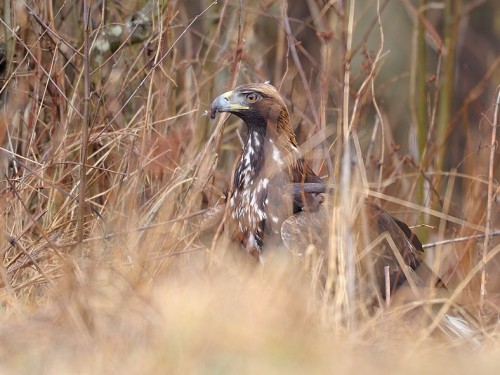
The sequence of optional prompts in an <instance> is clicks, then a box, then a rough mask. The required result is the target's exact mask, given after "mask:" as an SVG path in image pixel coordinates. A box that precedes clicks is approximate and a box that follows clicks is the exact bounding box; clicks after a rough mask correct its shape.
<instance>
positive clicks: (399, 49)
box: [0, 0, 500, 374]
mask: <svg viewBox="0 0 500 375" xmlns="http://www.w3.org/2000/svg"><path fill="white" fill-rule="evenodd" d="M84 3H85V2H84V1H83V0H82V1H75V2H65V1H52V2H50V1H46V2H35V1H26V2H23V1H12V2H9V1H6V2H4V5H3V7H0V9H1V11H2V14H3V16H2V21H1V22H2V25H1V26H2V28H3V34H2V35H3V37H2V38H1V40H0V42H1V43H3V45H4V46H5V48H6V52H5V55H6V56H7V61H8V63H7V66H6V68H5V71H4V72H3V75H2V76H1V79H0V83H1V84H2V89H1V90H2V91H1V97H0V100H1V103H2V111H3V115H2V116H1V118H0V141H1V147H2V149H1V153H0V162H1V163H2V164H1V168H2V177H1V181H0V184H1V185H0V212H1V216H0V223H1V225H2V228H3V230H2V232H0V240H1V241H0V249H1V255H2V268H1V270H0V283H1V286H2V288H1V290H0V301H1V310H0V340H1V342H2V345H1V348H0V358H1V361H0V362H1V365H0V372H2V373H12V372H18V373H32V372H36V373H77V372H81V373H141V374H143V373H165V372H168V373H183V374H184V373H200V372H203V373H205V372H206V373H236V372H237V373H240V372H247V373H256V372H262V373H270V372H283V373H285V372H286V373H306V372H313V371H314V372H322V373H324V372H335V373H352V372H356V373H358V372H369V373H384V374H386V373H402V372H410V373H411V372H414V373H443V372H449V373H470V372H472V371H476V372H481V373H488V372H493V371H494V370H495V369H497V368H498V365H499V363H498V362H499V359H498V350H499V348H500V344H499V339H498V332H499V331H498V327H497V326H496V321H497V316H498V301H500V299H499V298H498V295H499V293H500V278H499V276H498V275H497V274H498V272H495V270H496V267H497V266H498V263H497V258H498V257H495V254H496V253H497V252H498V251H500V250H499V245H498V243H499V242H498V240H496V237H495V234H496V231H498V228H499V225H500V220H499V215H498V212H499V209H498V198H497V195H498V181H496V179H495V177H497V176H498V171H499V168H498V165H499V160H498V159H499V155H498V151H497V149H496V147H495V145H496V133H495V131H492V129H495V127H492V126H491V125H492V123H493V121H495V122H496V121H497V119H498V115H497V112H498V108H496V107H495V105H494V103H495V101H496V95H495V90H496V87H495V86H494V85H493V84H492V82H493V81H495V80H494V79H492V78H495V77H498V75H499V69H498V62H499V59H498V57H497V54H498V51H496V53H495V48H497V47H496V45H499V44H498V43H495V42H494V41H496V42H498V35H494V34H493V35H488V34H487V32H488V25H484V29H481V30H480V31H481V32H483V33H484V34H479V35H478V34H475V38H477V39H472V40H470V35H469V34H468V33H466V32H464V30H469V29H468V28H467V26H469V27H470V28H471V29H472V28H473V24H472V23H471V24H467V23H465V24H462V25H465V26H466V27H463V28H461V29H460V30H461V32H462V33H464V34H461V35H458V34H456V35H454V36H452V38H453V37H454V38H457V39H458V37H459V36H460V37H461V38H464V41H465V42H464V44H463V45H464V47H462V48H464V50H466V51H468V53H469V54H468V55H467V58H468V59H470V60H467V58H465V57H464V58H463V59H465V60H466V62H465V64H466V63H472V62H474V61H475V60H474V58H479V59H480V60H481V61H482V64H474V66H475V67H476V69H475V70H473V71H470V70H469V71H465V70H463V71H462V70H460V69H459V68H460V64H458V62H456V63H455V64H451V63H449V62H446V54H445V53H443V52H442V51H443V50H439V49H437V50H433V49H432V48H433V47H435V44H437V43H438V42H439V38H440V37H439V35H440V30H439V27H438V26H437V25H439V20H440V19H441V18H440V17H441V16H442V15H441V13H440V11H439V10H435V9H431V10H428V11H426V13H424V19H423V20H422V25H423V28H420V29H419V30H420V32H422V29H423V30H424V31H425V32H426V33H427V36H428V38H427V41H428V42H427V43H429V46H430V47H431V48H430V49H429V50H428V51H427V53H428V54H430V55H431V56H432V58H429V62H428V64H429V66H430V68H429V67H428V68H427V70H425V69H424V70H423V73H422V69H416V67H417V66H418V65H417V64H418V62H419V61H420V62H421V59H419V57H421V56H420V55H418V53H421V52H419V51H421V45H420V47H419V48H417V47H416V46H417V44H418V43H417V40H420V42H421V39H418V38H419V37H418V36H417V34H418V33H417V32H415V35H416V36H415V38H414V39H412V33H413V29H412V26H411V25H410V26H408V24H409V22H408V20H409V19H413V20H414V21H415V22H416V20H417V19H419V17H418V10H417V9H415V8H414V7H413V5H412V4H411V2H409V1H408V2H407V1H405V2H401V3H399V2H392V4H391V2H389V3H387V2H385V1H380V2H378V1H370V0H364V1H361V0H358V1H357V2H354V1H353V2H351V3H348V2H343V1H338V2H334V5H333V6H329V5H324V4H322V3H323V2H314V1H310V2H304V3H303V4H302V3H301V4H300V5H297V4H295V2H294V6H293V7H292V5H289V6H288V7H287V6H286V2H283V3H282V2H278V1H253V2H252V1H249V2H244V3H245V4H243V3H241V2H238V1H219V3H218V4H215V2H213V3H210V2H203V1H193V2H192V4H191V5H192V6H189V7H188V6H185V5H184V3H183V2H177V1H171V2H169V1H163V2H162V1H160V2H159V3H160V4H158V3H157V2H156V1H153V2H144V1H143V2H137V4H136V2H127V4H126V5H123V4H122V3H121V2H112V1H111V2H92V3H93V4H91V7H90V8H89V10H90V16H91V17H90V20H89V28H88V30H86V29H85V27H84V25H85V23H84V22H83V21H82V19H83V18H82V14H83V10H84ZM247 3H248V4H247ZM320 3H321V4H322V5H319V4H320ZM395 3H397V4H395ZM421 3H425V1H424V2H421ZM476 3H477V4H476V6H477V7H474V6H468V7H465V6H464V7H462V8H460V9H459V10H449V9H446V10H447V11H455V12H457V13H456V14H455V17H457V20H460V22H468V21H467V20H468V18H467V17H465V16H466V15H467V16H470V17H471V19H474V17H475V16H476V14H477V13H479V15H481V14H484V13H485V12H491V9H490V8H495V7H497V8H498V5H495V4H484V2H481V1H479V2H476ZM151 4H153V5H154V7H156V9H157V10H156V11H154V12H150V9H149V5H151ZM242 4H243V6H244V8H243V9H242V8H241V6H242ZM445 4H447V3H445ZM86 5H88V4H86ZM445 6H446V5H445ZM104 8H105V12H103V10H104ZM142 14H145V15H146V16H147V17H148V18H147V20H141V18H140V17H139V16H140V15H142ZM344 14H345V15H346V17H343V15H344ZM447 14H448V13H447ZM132 15H134V18H135V19H136V23H135V24H133V25H132V30H128V31H127V26H126V21H127V20H130V17H131V16H132ZM448 16H449V14H448ZM421 18H422V17H421ZM137 20H139V21H137ZM471 22H472V21H471ZM394 24H396V25H394ZM492 24H493V23H492ZM112 25H114V26H119V27H120V28H121V30H122V31H123V34H122V35H121V36H119V37H117V38H116V40H115V41H114V44H113V45H112V47H111V48H112V51H107V50H106V42H107V41H109V40H111V39H112V36H111V34H112V31H113V30H114V29H111V26H112ZM134 25H135V26H134ZM134 27H136V28H135V29H134ZM456 29H457V30H455V32H456V33H458V32H459V30H458V28H456ZM415 30H417V29H415ZM485 30H486V31H485ZM491 30H493V26H491ZM452 31H453V28H451V29H450V30H448V31H447V32H452ZM476 32H477V30H476ZM471 34H472V33H471ZM405 37H407V39H405ZM402 39H405V41H404V42H403V43H402V42H401V40H402ZM457 39H455V40H454V41H453V42H454V43H455V44H456V40H457ZM84 40H87V41H88V46H89V48H88V49H85V48H84V44H85V43H84ZM492 40H493V41H492ZM488 41H489V44H486V46H487V47H488V48H486V49H485V48H483V49H481V51H480V53H479V52H478V53H477V54H475V53H476V51H475V49H474V43H488ZM420 42H419V43H420ZM424 42H425V39H424ZM444 42H446V41H444ZM389 50H390V51H391V53H388V51H389ZM484 51H487V52H484ZM0 52H1V51H0ZM87 54H89V59H88V60H87V62H85V60H86V59H85V57H86V55H87ZM417 55H418V56H417ZM479 55H480V56H479ZM347 56H351V59H350V60H349V64H347V63H346V61H347V60H346V58H347ZM443 60H444V61H445V62H446V63H443ZM0 61H1V59H0ZM424 61H425V60H424ZM450 65H451V66H452V68H450V67H449V66H450ZM443 69H444V70H445V72H444V73H443V71H442V70H443ZM446 69H454V71H455V69H456V70H458V71H459V74H461V80H460V82H462V83H463V86H461V87H460V90H462V91H460V90H459V89H455V90H454V91H453V90H452V92H447V93H446V95H445V94H443V90H446V87H449V86H450V85H448V84H447V82H445V80H446V79H449V78H447V77H449V76H450V74H451V72H449V71H446ZM445 73H446V74H445ZM422 74H423V75H422ZM433 75H435V77H432V76H433ZM451 75H452V76H453V74H451ZM267 79H269V80H271V82H272V83H273V84H275V85H276V86H277V87H280V90H281V92H282V93H283V95H284V96H285V97H286V98H287V101H288V105H289V108H290V109H291V112H292V114H293V115H292V121H293V123H294V126H296V132H297V134H298V136H299V139H301V140H302V141H304V143H303V145H302V148H303V149H304V150H305V151H307V157H308V159H310V161H311V164H312V165H313V166H314V169H315V170H316V171H318V173H320V174H321V175H324V176H328V177H329V181H330V182H331V183H332V184H335V185H336V186H338V187H340V188H341V193H340V194H338V195H336V196H335V199H338V202H337V203H339V204H338V205H337V207H338V208H337V209H335V210H334V211H333V212H332V218H333V221H332V228H333V229H332V236H331V238H332V243H331V249H330V252H331V254H333V255H334V256H331V258H330V259H332V260H331V262H330V264H329V267H328V273H327V277H326V280H325V279H321V277H318V268H317V261H318V259H317V257H316V254H315V253H314V252H313V253H311V254H310V256H308V257H305V259H295V258H293V257H292V256H289V255H288V254H282V253H279V252H277V253H276V254H273V252H271V251H270V252H269V254H268V255H267V256H266V262H265V264H264V265H262V266H258V265H255V264H253V262H252V261H250V260H249V259H247V258H245V257H244V256H243V255H242V254H240V253H239V252H238V251H237V249H234V248H233V247H234V246H232V245H230V244H228V242H227V239H226V238H225V237H224V233H222V235H221V236H219V237H220V238H219V239H218V240H217V238H216V237H217V236H216V237H214V233H206V234H203V235H201V236H200V217H201V214H202V213H204V212H206V210H207V209H209V208H210V207H213V206H214V205H216V204H217V203H221V202H223V196H224V193H225V191H226V190H227V188H228V186H229V181H230V170H231V168H232V167H233V165H234V160H235V157H236V155H237V153H238V150H239V141H238V134H239V132H241V131H242V130H241V129H240V130H239V128H238V123H237V122H236V121H234V119H229V120H228V119H227V117H223V118H222V119H220V120H219V121H217V122H211V121H209V119H208V118H207V117H206V116H204V115H203V112H204V110H206V109H207V108H208V107H209V105H210V102H211V100H212V99H213V98H214V97H215V96H216V95H217V94H219V93H220V92H222V91H225V90H227V89H229V88H231V87H233V86H234V85H235V84H237V83H243V82H249V81H264V80H267ZM422 84H423V87H424V88H425V89H426V90H424V98H422V97H418V95H422V90H420V91H419V90H416V89H415V88H416V87H420V88H422ZM450 94H454V96H453V98H452V102H453V103H454V106H450V105H448V106H445V105H443V104H441V103H440V100H441V99H440V98H441V97H442V96H445V97H446V98H447V99H446V100H450V99H449V95H450ZM423 103H424V104H423ZM423 105H425V108H424V111H423V113H424V114H426V115H427V122H426V123H425V124H422V108H421V106H423ZM419 106H420V107H419ZM443 108H445V109H443ZM454 108H457V109H454ZM444 110H447V111H449V113H446V114H443V113H439V111H444ZM438 116H439V119H440V124H439V132H438V131H437V130H436V126H437V125H435V124H436V118H438ZM443 118H447V119H448V120H447V121H446V122H445V123H444V125H443V123H442V121H443V120H442V119H443ZM85 124H87V126H85ZM410 124H411V125H410ZM83 128H86V129H87V130H88V135H87V136H86V135H85V134H84V132H83V131H82V129H83ZM409 128H410V130H408V129H409ZM422 139H426V140H427V141H426V142H423V143H422V142H421V140H422ZM457 145H460V147H457ZM492 145H493V147H492ZM443 149H444V150H448V151H447V152H444V155H449V158H448V159H446V160H441V158H442V156H441V155H443ZM454 149H455V150H457V152H451V151H449V150H454ZM83 150H86V153H85V152H82V151H83ZM438 155H440V160H439V161H438V160H436V158H437V157H438ZM82 157H83V159H84V160H86V163H85V167H84V168H82V162H81V158H82ZM351 165H354V166H355V167H354V168H350V166H351ZM82 181H84V182H85V183H83V184H82ZM82 187H84V188H83V189H82ZM360 193H362V194H368V195H371V196H372V197H373V198H374V199H377V200H378V202H379V203H380V204H381V205H383V206H384V207H386V208H387V209H388V210H390V211H392V212H394V213H396V215H397V216H398V217H400V218H402V219H404V220H406V221H407V222H408V223H410V224H415V225H416V224H425V225H422V226H421V227H420V228H418V230H419V235H420V236H421V237H422V238H424V239H425V242H427V243H428V248H429V251H428V253H429V254H430V256H429V259H428V261H429V262H430V263H433V264H434V266H435V268H436V269H438V270H439V274H440V275H442V276H443V279H444V280H445V281H447V282H448V284H449V285H450V286H451V287H452V288H457V289H456V293H455V294H454V295H453V299H447V301H448V302H449V304H450V305H452V304H454V303H456V302H459V303H462V304H465V305H466V307H467V309H468V311H469V312H470V314H471V315H473V316H474V317H476V318H477V319H478V320H479V321H480V322H481V323H482V324H484V325H483V326H482V327H484V328H482V330H483V331H484V332H483V333H484V338H483V344H482V346H481V347H480V348H479V349H476V350H475V351H472V350H471V349H470V346H469V345H467V343H466V342H465V343H464V342H458V341H455V340H450V339H446V338H444V337H443V336H442V335H439V334H436V333H437V332H438V331H439V327H437V329H435V330H431V329H430V327H433V322H432V321H425V322H423V323H422V324H420V325H417V324H416V323H415V321H414V320H408V319H407V314H406V313H405V312H406V311H407V310H409V309H411V307H412V306H413V305H410V304H406V303H401V304H400V305H398V306H395V308H393V309H391V310H387V311H386V310H384V309H381V310H380V311H378V312H375V313H373V312H369V311H368V310H369V306H368V304H367V303H366V301H362V300H359V298H358V297H359V296H357V294H356V290H357V289H356V288H357V284H356V283H357V280H358V278H357V277H356V272H357V270H356V257H355V256H354V255H352V254H353V252H352V250H353V249H352V247H350V245H349V244H350V242H349V226H348V225H345V224H346V223H347V222H348V221H347V220H345V218H346V217H347V218H349V217H350V216H349V215H351V216H352V210H351V209H350V207H353V206H354V205H355V204H356V202H357V200H358V199H359V196H360ZM338 218H341V219H342V220H338ZM336 219H337V220H336ZM482 234H486V236H485V237H480V238H479V237H472V238H471V239H469V240H467V241H458V240H456V241H451V242H449V243H447V244H446V245H439V244H438V245H433V243H434V242H436V241H440V240H443V239H456V238H458V237H460V236H471V235H472V236H475V235H482ZM349 254H351V256H349ZM480 257H481V258H482V259H483V261H485V262H486V265H487V267H486V268H485V269H484V270H483V268H482V267H481V266H482V264H481V263H478V259H479V258H480ZM482 271H484V272H482ZM358 276H359V275H358ZM318 279H320V280H322V281H319V280H318ZM321 283H322V284H321ZM325 283H326V288H325ZM325 290H326V291H327V292H325ZM484 290H486V291H487V292H488V293H487V294H483V293H482V291H484ZM447 308H448V307H446V308H445V310H443V311H447ZM438 323H439V322H438Z"/></svg>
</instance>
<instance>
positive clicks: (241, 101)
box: [210, 83, 438, 294]
mask: <svg viewBox="0 0 500 375" xmlns="http://www.w3.org/2000/svg"><path fill="white" fill-rule="evenodd" d="M219 112H229V113H232V114H234V115H236V116H238V117H239V118H241V119H242V120H243V121H244V122H245V124H246V127H247V136H246V139H245V144H244V148H243V152H242V154H241V156H240V159H239V161H238V164H237V166H236V169H235V171H234V177H233V186H232V192H231V195H230V198H229V202H228V205H229V207H228V210H229V218H228V220H229V228H230V230H231V233H232V238H233V239H234V240H236V241H239V242H240V243H241V244H242V246H243V248H244V249H245V250H246V251H247V252H248V253H249V254H252V255H253V256H255V257H260V256H261V253H262V250H263V247H264V245H265V244H266V245H267V244H268V243H269V242H271V243H275V242H276V239H280V240H282V241H283V242H284V243H285V245H287V246H290V245H292V244H293V243H294V242H296V239H298V238H299V237H300V233H297V232H300V231H309V232H310V229H311V227H312V226H313V227H314V231H315V232H321V231H327V230H328V225H327V222H328V215H326V214H325V212H324V209H323V208H322V207H321V206H322V202H323V196H322V194H321V192H324V191H325V188H326V184H325V182H324V181H323V180H322V179H321V178H320V177H319V176H317V175H316V174H315V173H314V171H313V170H312V169H311V168H310V166H309V165H308V164H307V162H306V161H305V160H304V158H303V156H302V154H301V152H300V150H299V147H298V144H297V141H296V138H295V135H294V132H293V130H292V127H291V124H290V115H289V112H288V109H287V106H286V105H285V102H284V100H283V98H282V97H281V96H280V94H279V93H278V91H277V90H276V88H275V87H273V86H272V85H270V84H268V83H253V84H245V85H241V86H238V87H237V88H235V89H234V90H232V91H228V92H226V93H224V94H222V95H220V96H218V97H217V98H216V99H215V100H214V101H213V103H212V106H211V109H210V117H211V118H212V119H213V118H215V116H216V115H217V113H219ZM290 186H295V187H297V186H299V187H300V186H303V187H304V188H303V189H300V188H299V189H290ZM359 217H363V218H364V220H365V221H366V222H368V223H369V228H368V233H369V236H368V240H369V241H373V240H374V238H376V237H377V236H379V235H381V234H383V233H388V234H389V235H390V237H391V238H392V240H393V242H394V243H395V245H396V247H397V250H398V251H399V252H400V255H401V257H402V259H403V261H404V263H405V265H406V266H409V267H410V268H411V269H412V270H413V271H415V272H413V274H415V275H417V276H418V277H419V278H420V279H421V280H422V284H424V283H427V282H429V281H430V279H431V278H432V277H434V274H433V272H432V271H431V270H430V269H429V268H428V267H427V266H426V264H425V263H424V262H423V261H422V257H421V253H422V252H423V249H422V244H421V243H420V241H419V240H418V238H417V237H416V235H415V234H414V233H412V231H411V230H410V228H409V227H408V226H407V225H406V224H405V223H403V222H402V221H400V220H398V219H396V218H394V217H392V216H391V215H389V214H388V213H387V212H385V211H384V210H382V209H381V208H380V207H378V206H377V205H375V204H374V203H372V202H370V201H368V200H366V201H365V202H364V203H363V213H362V214H360V215H359ZM318 221H319V222H318ZM359 221H360V220H358V222H359ZM357 225H358V226H363V229H365V228H366V226H364V225H361V224H359V223H358V224H357ZM284 228H286V230H285V229H284ZM320 236H321V233H320V235H318V236H317V237H320ZM365 237H366V236H365ZM366 245H368V244H366ZM373 254H374V255H373V256H372V257H371V267H373V269H374V271H375V274H374V276H375V278H376V281H377V284H378V285H379V287H380V290H381V292H382V294H385V284H386V283H385V278H384V276H385V273H384V272H385V271H384V268H385V267H386V266H389V275H390V286H391V292H393V291H394V290H395V289H397V288H398V287H399V286H400V285H401V284H403V283H404V282H405V280H406V278H405V272H403V270H402V267H401V266H402V265H401V261H399V262H398V259H397V258H398V257H397V256H396V255H395V254H394V251H393V250H392V249H391V248H390V245H389V244H387V243H382V244H381V245H379V246H378V248H377V249H376V250H374V251H373ZM436 280H438V279H437V278H435V279H434V282H435V281H436Z"/></svg>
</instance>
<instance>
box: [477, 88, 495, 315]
mask: <svg viewBox="0 0 500 375" xmlns="http://www.w3.org/2000/svg"><path fill="white" fill-rule="evenodd" d="M497 91H498V93H497V101H496V104H495V114H494V115H493V124H492V127H491V148H490V165H489V170H488V200H487V202H486V223H485V226H486V230H485V232H484V242H483V249H482V261H483V268H482V270H481V289H480V295H479V306H480V308H481V310H482V309H483V307H484V298H485V297H486V257H487V256H488V246H489V243H490V239H491V233H490V231H491V208H492V207H491V206H492V203H493V194H494V193H493V191H494V189H493V172H494V165H495V150H496V149H497V126H498V107H499V106H500V86H499V87H498V89H497Z"/></svg>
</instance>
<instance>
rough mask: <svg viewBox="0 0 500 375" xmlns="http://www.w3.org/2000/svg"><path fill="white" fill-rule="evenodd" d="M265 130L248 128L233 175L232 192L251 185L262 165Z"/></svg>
mask: <svg viewBox="0 0 500 375" xmlns="http://www.w3.org/2000/svg"><path fill="white" fill-rule="evenodd" d="M265 142H266V133H265V129H264V130H261V129H255V128H253V127H248V134H247V139H246V143H245V147H244V148H243V153H242V154H241V157H240V161H239V163H238V166H237V167H236V171H235V175H234V190H235V191H236V190H241V189H244V188H245V187H248V186H250V185H252V184H253V183H254V182H255V178H256V177H257V176H258V175H259V173H260V171H261V170H262V167H263V165H264V145H265Z"/></svg>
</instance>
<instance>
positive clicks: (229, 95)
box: [210, 91, 249, 120]
mask: <svg viewBox="0 0 500 375" xmlns="http://www.w3.org/2000/svg"><path fill="white" fill-rule="evenodd" d="M245 109H249V107H248V105H244V104H242V98H241V97H240V96H239V95H238V94H235V93H234V92H233V91H228V92H226V93H224V94H222V95H219V96H218V97H217V98H215V100H214V101H213V103H212V106H211V107H210V118H211V119H212V120H213V119H214V118H215V116H216V115H217V113H218V112H238V111H241V110H245Z"/></svg>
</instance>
